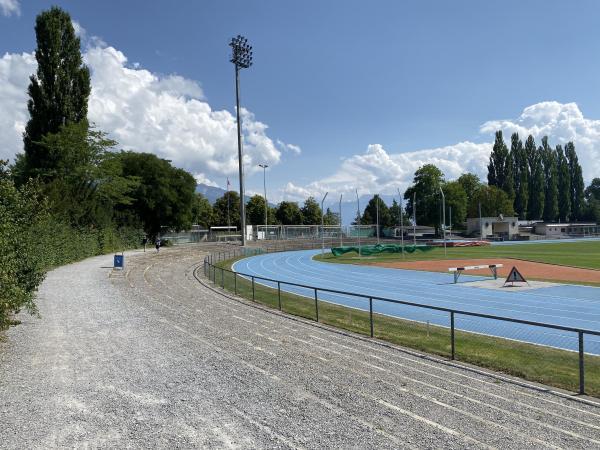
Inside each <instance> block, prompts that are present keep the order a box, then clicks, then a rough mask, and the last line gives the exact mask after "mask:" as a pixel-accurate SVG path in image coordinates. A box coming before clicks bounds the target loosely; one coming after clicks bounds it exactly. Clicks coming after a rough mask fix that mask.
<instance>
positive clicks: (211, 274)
mask: <svg viewBox="0 0 600 450" xmlns="http://www.w3.org/2000/svg"><path fill="white" fill-rule="evenodd" d="M320 245H321V244H320V242H311V243H301V244H298V243H295V244H289V243H288V245H285V246H281V245H280V246H272V247H263V248H237V249H232V250H230V251H226V252H217V253H212V254H210V255H208V256H206V257H205V258H204V262H203V268H204V276H205V277H206V278H208V279H209V280H210V281H212V282H213V283H214V284H216V285H219V286H221V287H222V288H223V289H224V288H225V274H226V273H229V274H233V280H234V293H235V294H236V295H237V294H238V278H240V277H241V278H245V279H246V280H249V281H250V282H251V285H252V300H253V301H256V282H257V281H264V282H268V283H273V287H272V286H269V285H266V284H263V286H265V287H267V288H270V289H273V290H276V291H277V299H278V301H277V303H278V308H279V310H280V311H281V310H282V304H281V292H282V289H281V287H282V286H293V287H297V288H302V289H307V290H311V291H313V293H314V300H315V320H316V321H317V322H319V292H323V293H331V294H337V295H344V296H348V297H352V298H362V299H365V301H368V313H369V324H370V336H371V337H374V321H373V304H374V302H376V301H377V302H385V303H389V304H396V305H404V306H410V307H416V308H421V309H425V310H429V311H437V312H443V313H447V314H448V315H449V319H450V327H449V328H450V358H451V359H452V360H454V359H456V338H455V331H456V327H455V319H456V317H457V316H467V317H477V318H482V319H491V320H495V321H500V322H504V323H506V322H510V323H515V324H521V325H529V326H535V327H541V328H546V329H551V330H560V331H567V332H571V333H574V334H576V335H577V337H578V344H577V348H578V361H579V391H578V392H579V394H585V361H584V335H590V336H600V331H595V330H588V329H583V328H575V327H568V326H562V325H555V324H549V323H543V322H536V321H531V320H523V319H515V318H511V317H503V316H497V315H493V314H483V313H477V312H472V311H463V310H458V309H452V308H444V307H441V306H433V305H426V304H422V303H416V302H409V301H404V300H396V299H391V298H385V297H379V296H374V295H368V294H359V293H355V292H348V291H340V290H335V289H328V288H322V287H317V286H310V285H304V284H299V283H293V282H289V281H282V280H277V279H273V278H267V277H261V276H257V275H252V274H246V273H242V272H236V271H233V270H229V269H225V268H223V267H219V266H217V265H216V264H217V263H219V262H221V261H225V260H229V259H233V258H237V257H240V256H244V257H247V256H256V255H260V254H264V253H272V252H280V251H289V250H302V249H304V250H307V249H316V248H320ZM219 272H220V275H219V276H218V275H217V273H219ZM275 284H276V285H277V287H276V288H275V287H274V285H275ZM284 292H288V293H290V294H292V295H299V296H301V297H306V298H309V297H308V296H306V295H302V294H297V293H294V292H290V291H284ZM321 301H327V300H321ZM341 306H344V305H341ZM363 311H365V312H366V311H367V310H366V309H365V310H363ZM394 318H397V319H402V317H400V316H394ZM461 331H462V330H461ZM467 332H468V331H467ZM489 337H497V336H489ZM498 338H499V339H503V338H502V337H498ZM525 343H527V342H525ZM532 345H535V344H534V343H532ZM556 349H557V350H562V349H560V348H556Z"/></svg>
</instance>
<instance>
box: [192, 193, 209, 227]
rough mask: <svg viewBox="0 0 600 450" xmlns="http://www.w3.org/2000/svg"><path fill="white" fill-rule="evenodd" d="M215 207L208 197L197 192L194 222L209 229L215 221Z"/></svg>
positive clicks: (194, 205) (193, 207) (193, 205)
mask: <svg viewBox="0 0 600 450" xmlns="http://www.w3.org/2000/svg"><path fill="white" fill-rule="evenodd" d="M213 220H214V219H213V207H212V205H211V204H210V202H209V201H208V199H207V198H206V197H204V196H203V195H202V194H200V193H196V195H195V197H194V201H193V203H192V223H193V224H195V225H200V226H202V227H203V228H204V229H209V228H210V227H211V225H212V222H213Z"/></svg>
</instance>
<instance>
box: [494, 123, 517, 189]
mask: <svg viewBox="0 0 600 450" xmlns="http://www.w3.org/2000/svg"><path fill="white" fill-rule="evenodd" d="M511 166H512V164H511V158H510V154H509V152H508V147H506V144H505V143H504V138H503V137H502V130H498V131H496V140H495V141H494V147H493V148H492V153H491V154H490V162H489V164H488V184H489V185H490V186H497V187H499V188H500V189H502V190H504V191H505V192H506V193H507V194H508V195H509V197H512V196H513V195H514V191H513V180H512V177H511V171H512V169H511Z"/></svg>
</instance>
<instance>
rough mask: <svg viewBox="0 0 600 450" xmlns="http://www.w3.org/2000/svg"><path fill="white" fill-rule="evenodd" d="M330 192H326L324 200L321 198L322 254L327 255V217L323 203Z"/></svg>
mask: <svg viewBox="0 0 600 450" xmlns="http://www.w3.org/2000/svg"><path fill="white" fill-rule="evenodd" d="M327 194H329V192H325V195H324V196H323V200H321V256H323V255H325V219H324V217H323V203H324V202H325V199H326V198H327Z"/></svg>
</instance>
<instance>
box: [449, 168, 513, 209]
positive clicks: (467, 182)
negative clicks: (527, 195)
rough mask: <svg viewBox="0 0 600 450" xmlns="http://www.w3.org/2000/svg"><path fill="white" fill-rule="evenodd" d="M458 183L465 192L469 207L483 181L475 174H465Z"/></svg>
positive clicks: (459, 178)
mask: <svg viewBox="0 0 600 450" xmlns="http://www.w3.org/2000/svg"><path fill="white" fill-rule="evenodd" d="M511 177H512V174H511ZM456 181H458V183H459V184H460V185H461V187H462V188H463V190H464V191H465V195H466V196H467V205H468V204H469V203H471V200H472V199H473V195H475V191H477V189H479V187H480V186H481V180H480V179H479V177H478V176H477V175H475V174H474V173H463V174H462V175H461V176H460V177H458V180H456Z"/></svg>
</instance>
